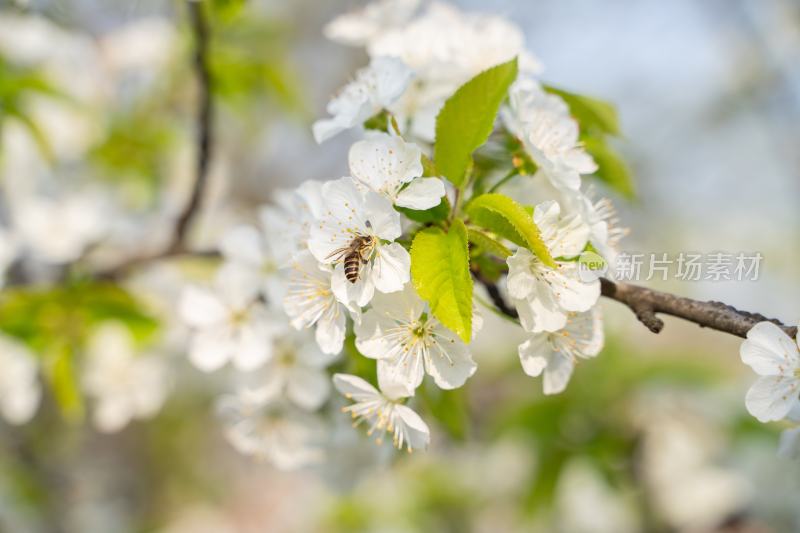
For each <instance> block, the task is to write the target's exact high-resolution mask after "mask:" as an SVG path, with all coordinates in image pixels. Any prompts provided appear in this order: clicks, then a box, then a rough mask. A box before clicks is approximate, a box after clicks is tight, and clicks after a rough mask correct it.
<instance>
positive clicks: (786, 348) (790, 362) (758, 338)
mask: <svg viewBox="0 0 800 533" xmlns="http://www.w3.org/2000/svg"><path fill="white" fill-rule="evenodd" d="M739 353H740V355H741V358H742V361H743V362H744V363H745V364H747V365H749V366H750V367H751V368H752V369H753V370H754V371H755V372H756V374H759V375H761V376H774V375H780V374H787V373H789V374H791V373H793V372H794V371H795V370H797V369H798V368H799V367H800V350H798V347H797V344H796V343H795V341H794V340H793V339H792V338H791V337H789V336H788V335H787V334H786V333H784V331H783V330H782V329H781V328H779V327H778V326H776V325H775V324H773V323H772V322H759V323H758V324H756V325H755V326H753V327H752V328H751V329H750V331H748V332H747V339H746V340H745V341H744V342H742V345H741V348H740V351H739Z"/></svg>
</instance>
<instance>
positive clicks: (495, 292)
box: [472, 269, 519, 319]
mask: <svg viewBox="0 0 800 533" xmlns="http://www.w3.org/2000/svg"><path fill="white" fill-rule="evenodd" d="M472 277H473V278H475V281H477V282H478V283H480V284H481V285H483V286H484V288H485V289H486V293H487V294H488V295H489V298H490V299H491V300H492V303H493V304H494V305H495V307H497V309H498V310H499V311H500V312H501V313H503V314H504V315H506V316H508V317H511V318H514V319H516V318H519V313H517V310H516V309H514V308H513V307H512V306H510V305H508V304H507V303H506V301H505V298H503V295H502V294H500V289H499V288H498V287H497V284H496V283H493V282H492V281H490V280H489V279H487V278H486V277H485V276H484V275H483V274H481V272H480V270H478V269H472Z"/></svg>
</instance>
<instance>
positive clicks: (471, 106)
mask: <svg viewBox="0 0 800 533" xmlns="http://www.w3.org/2000/svg"><path fill="white" fill-rule="evenodd" d="M516 77H517V59H516V58H514V59H512V60H511V61H508V62H507V63H501V64H500V65H497V66H495V67H492V68H490V69H488V70H485V71H483V72H481V73H480V74H478V75H477V76H475V77H474V78H472V79H471V80H469V81H468V82H467V83H465V84H464V85H462V86H461V87H459V89H458V90H457V91H456V92H455V94H454V95H453V96H451V97H450V98H448V100H447V101H446V102H445V103H444V107H442V110H441V111H440V112H439V115H438V116H437V117H436V144H435V146H434V161H436V168H437V169H439V172H441V174H442V175H443V176H444V177H446V178H447V179H449V180H450V181H451V182H452V183H453V184H454V185H456V186H457V187H460V186H461V185H462V184H463V183H464V177H465V174H466V172H467V168H468V167H469V165H470V162H471V158H472V152H474V151H475V149H476V148H478V147H479V146H480V145H482V144H483V143H485V142H486V139H488V138H489V134H490V133H491V132H492V128H493V127H494V120H495V117H496V116H497V111H498V110H499V109H500V104H501V103H502V102H503V99H504V98H505V97H506V94H507V93H508V87H509V86H510V85H511V83H512V82H513V81H514V80H515V79H516Z"/></svg>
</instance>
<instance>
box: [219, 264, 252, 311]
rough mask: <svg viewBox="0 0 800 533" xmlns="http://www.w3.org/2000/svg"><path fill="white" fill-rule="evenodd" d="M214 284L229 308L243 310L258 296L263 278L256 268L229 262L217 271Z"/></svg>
mask: <svg viewBox="0 0 800 533" xmlns="http://www.w3.org/2000/svg"><path fill="white" fill-rule="evenodd" d="M214 286H215V289H216V293H217V295H218V297H219V298H221V299H222V300H223V301H224V302H225V303H226V304H227V305H226V306H227V307H228V308H229V309H233V310H241V309H244V308H245V307H247V306H248V305H250V304H251V303H252V302H253V301H254V300H255V299H256V298H257V297H258V294H259V292H260V291H261V279H260V276H259V274H258V271H257V270H256V269H255V268H253V267H250V266H245V265H242V264H238V263H231V262H228V263H225V264H223V265H222V266H221V267H220V269H219V270H218V271H217V275H216V276H215V277H214Z"/></svg>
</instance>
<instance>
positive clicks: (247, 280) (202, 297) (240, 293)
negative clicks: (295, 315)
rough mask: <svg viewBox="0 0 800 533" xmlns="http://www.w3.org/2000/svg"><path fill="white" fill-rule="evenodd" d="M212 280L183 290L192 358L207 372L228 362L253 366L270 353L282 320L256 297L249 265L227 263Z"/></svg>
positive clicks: (182, 307) (183, 312)
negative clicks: (206, 283) (211, 287)
mask: <svg viewBox="0 0 800 533" xmlns="http://www.w3.org/2000/svg"><path fill="white" fill-rule="evenodd" d="M214 282H215V283H214V290H211V289H210V288H206V287H199V286H189V287H187V288H186V289H184V291H183V294H182V295H181V301H180V304H179V313H180V315H181V317H182V319H183V320H184V322H186V324H187V325H188V326H190V327H191V328H192V339H191V341H190V346H189V359H190V360H191V361H192V363H193V364H194V365H195V366H197V367H198V368H199V369H201V370H203V371H206V372H211V371H214V370H217V369H218V368H220V367H222V366H223V365H224V364H225V363H226V362H228V361H233V363H234V365H235V366H236V367H237V368H239V369H240V370H253V369H254V368H257V367H259V366H261V365H262V364H264V363H265V362H266V361H267V360H268V359H269V358H270V357H271V356H272V340H273V338H274V337H275V335H277V334H278V333H279V332H280V331H281V330H282V329H283V325H282V323H281V321H280V320H277V319H276V318H274V316H273V315H272V314H271V313H270V312H269V311H268V310H267V308H266V307H265V306H264V304H263V303H261V302H260V301H258V300H257V296H258V291H259V284H258V279H257V278H254V277H253V273H252V271H251V270H249V269H245V268H241V267H239V266H237V265H236V264H233V263H229V264H227V265H224V266H223V267H222V268H220V269H219V271H218V272H217V276H216V278H215V280H214Z"/></svg>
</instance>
